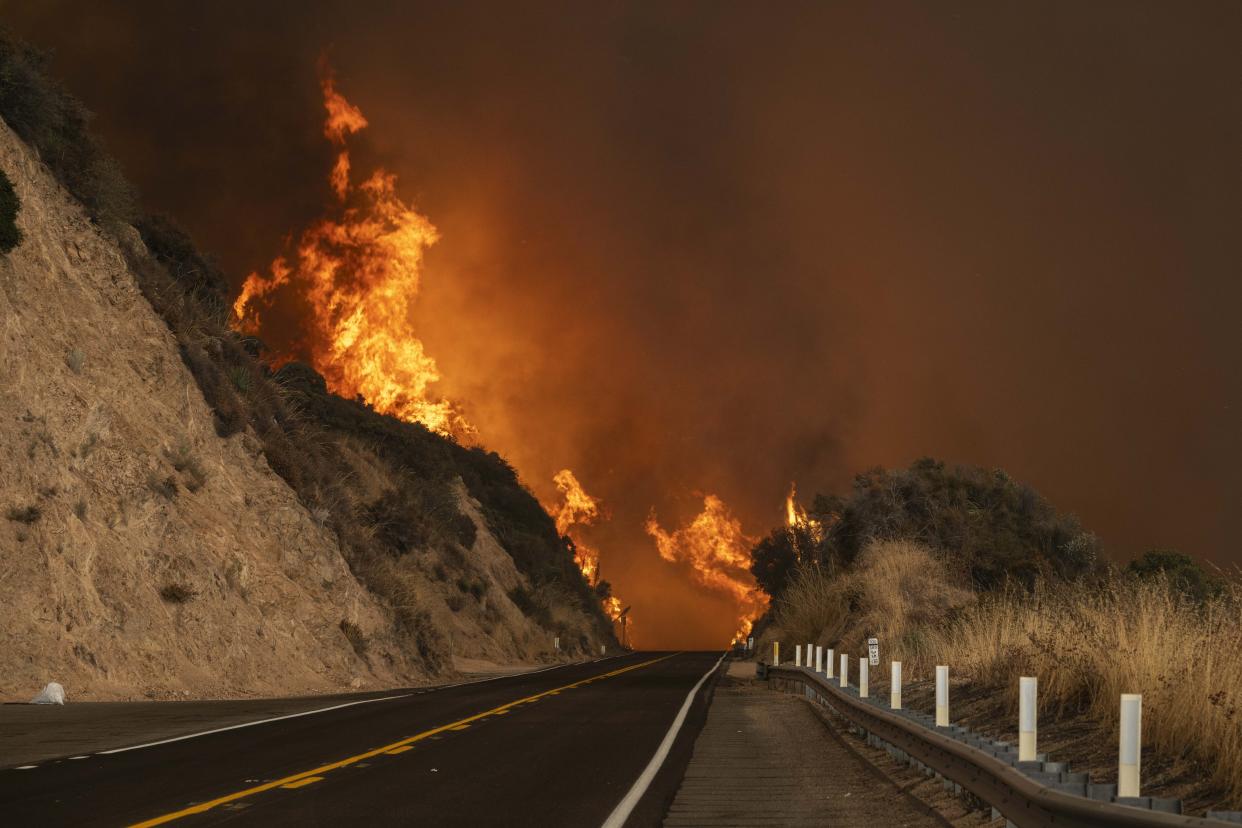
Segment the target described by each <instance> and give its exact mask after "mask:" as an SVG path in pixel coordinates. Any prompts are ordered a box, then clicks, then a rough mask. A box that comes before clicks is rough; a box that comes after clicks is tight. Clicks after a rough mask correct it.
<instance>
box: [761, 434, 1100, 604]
mask: <svg viewBox="0 0 1242 828" xmlns="http://www.w3.org/2000/svg"><path fill="white" fill-rule="evenodd" d="M808 513H809V516H810V517H811V519H812V520H814V521H817V522H818V525H819V527H821V528H820V530H819V537H818V538H816V537H814V534H813V530H812V529H811V528H810V527H807V528H804V529H803V530H801V531H800V532H797V533H790V532H789V531H788V530H786V529H784V528H782V529H777V530H776V531H774V532H773V533H772V534H771V535H769V536H768V537H767V538H765V539H764V540H763V541H761V542H760V543H759V544H758V546H756V548H755V550H754V553H755V554H754V564H753V567H752V572H753V573H754V575H755V577H756V579H758V581H759V584H760V586H762V587H763V588H764V589H765V590H766V591H768V592H769V594H771V595H780V594H781V592H782V591H783V589H784V587H785V585H786V583H787V579H788V577H789V574H790V573H791V572H792V567H793V566H794V565H795V563H796V562H797V561H798V560H799V557H800V556H801V558H803V559H805V560H808V561H813V562H816V563H819V564H820V565H822V566H824V567H825V568H826V569H827V570H828V571H830V572H831V571H833V570H834V568H840V567H849V566H850V565H852V564H853V562H854V560H855V559H856V558H857V557H858V555H859V553H860V552H861V551H862V549H863V548H864V547H865V546H866V545H867V544H869V543H871V542H872V541H875V540H914V541H918V542H920V543H923V544H925V545H927V546H928V547H930V548H931V549H933V550H935V551H936V552H937V553H938V554H940V555H941V556H942V557H943V558H944V559H945V560H946V561H948V562H949V564H950V566H951V567H952V568H953V569H954V570H956V571H957V572H958V574H959V575H960V576H961V577H963V578H964V579H965V582H966V583H969V584H971V585H973V586H974V587H975V588H978V589H985V590H986V589H994V588H996V587H999V586H1001V585H1003V584H1006V583H1011V582H1017V583H1020V584H1023V585H1025V586H1027V587H1030V586H1032V585H1033V584H1034V583H1035V582H1036V581H1037V580H1038V579H1040V578H1051V579H1073V578H1077V577H1081V576H1083V575H1086V574H1088V573H1090V572H1092V571H1094V570H1095V569H1096V568H1097V567H1098V561H1097V558H1098V553H1099V542H1098V540H1097V539H1096V538H1095V536H1094V535H1092V534H1091V533H1089V532H1086V531H1085V530H1083V528H1082V526H1080V525H1079V523H1078V519H1077V518H1075V517H1074V516H1073V515H1069V514H1065V513H1061V512H1058V511H1057V510H1056V509H1055V508H1054V507H1053V506H1052V504H1050V503H1049V502H1048V501H1047V500H1045V499H1044V498H1043V497H1041V496H1040V495H1039V494H1038V493H1037V492H1035V490H1034V489H1032V488H1031V487H1030V486H1027V485H1024V484H1021V483H1018V482H1017V481H1015V480H1013V479H1012V478H1011V477H1009V475H1007V474H1006V473H1005V472H1003V471H1000V470H999V469H997V470H988V469H983V468H979V467H976V466H952V467H947V466H945V464H944V463H942V462H940V461H937V460H932V459H930V458H924V459H921V460H917V461H915V462H914V463H913V464H912V465H911V466H910V468H909V469H899V470H885V469H873V470H871V471H868V472H865V473H863V474H860V475H858V477H856V478H855V479H854V486H853V489H852V491H851V492H850V493H849V495H847V496H846V497H843V498H842V497H835V496H830V497H825V496H819V497H817V498H816V499H815V501H814V503H813V505H812V507H811V509H809V510H808Z"/></svg>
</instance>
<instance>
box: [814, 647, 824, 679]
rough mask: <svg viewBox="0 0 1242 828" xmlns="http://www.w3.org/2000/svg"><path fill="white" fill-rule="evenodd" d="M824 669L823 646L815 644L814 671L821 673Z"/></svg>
mask: <svg viewBox="0 0 1242 828" xmlns="http://www.w3.org/2000/svg"><path fill="white" fill-rule="evenodd" d="M823 670H824V648H823V647H821V646H819V645H818V644H816V645H815V672H817V673H821V672H823Z"/></svg>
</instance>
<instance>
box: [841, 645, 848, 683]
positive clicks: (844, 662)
mask: <svg viewBox="0 0 1242 828" xmlns="http://www.w3.org/2000/svg"><path fill="white" fill-rule="evenodd" d="M841 686H842V687H849V686H850V657H849V656H847V655H846V654H845V653H841Z"/></svg>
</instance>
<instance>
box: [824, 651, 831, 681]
mask: <svg viewBox="0 0 1242 828" xmlns="http://www.w3.org/2000/svg"><path fill="white" fill-rule="evenodd" d="M827 655H828V657H827V658H826V659H824V677H825V678H832V658H833V650H832V648H831V647H829V648H828V653H827Z"/></svg>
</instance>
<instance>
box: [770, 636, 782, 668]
mask: <svg viewBox="0 0 1242 828" xmlns="http://www.w3.org/2000/svg"><path fill="white" fill-rule="evenodd" d="M772 666H773V667H779V666H781V642H779V641H773V642H772Z"/></svg>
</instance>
